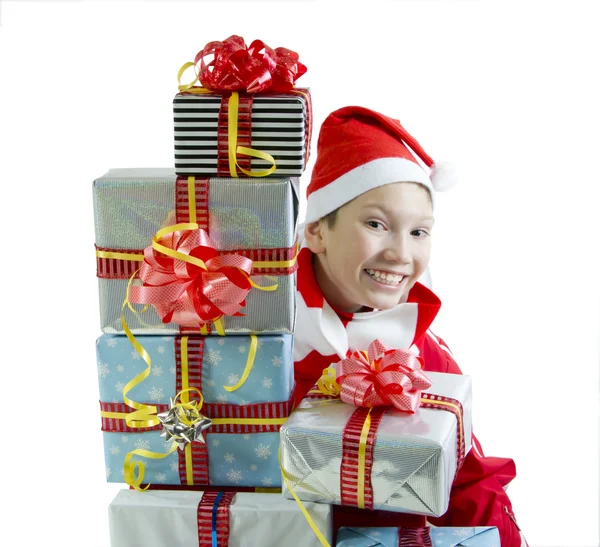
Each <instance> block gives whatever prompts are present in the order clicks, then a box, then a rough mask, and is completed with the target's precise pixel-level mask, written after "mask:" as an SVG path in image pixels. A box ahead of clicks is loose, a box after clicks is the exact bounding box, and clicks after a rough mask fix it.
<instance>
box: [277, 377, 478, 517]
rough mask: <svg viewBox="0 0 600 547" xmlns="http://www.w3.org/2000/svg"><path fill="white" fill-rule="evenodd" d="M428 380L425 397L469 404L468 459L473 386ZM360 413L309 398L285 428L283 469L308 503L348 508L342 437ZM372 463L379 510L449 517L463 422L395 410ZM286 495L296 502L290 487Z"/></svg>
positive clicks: (434, 412)
mask: <svg viewBox="0 0 600 547" xmlns="http://www.w3.org/2000/svg"><path fill="white" fill-rule="evenodd" d="M426 374H427V376H428V377H429V378H430V380H431V381H432V382H433V385H432V386H431V387H430V388H429V389H427V390H425V391H424V392H423V393H431V394H436V395H439V396H442V397H450V398H453V399H456V400H458V401H460V403H461V404H462V407H463V425H464V437H465V454H466V452H468V450H469V449H470V446H471V379H470V377H468V376H463V375H455V374H442V373H434V372H426ZM355 409H356V407H354V406H352V405H348V404H346V403H343V402H342V401H340V400H339V399H334V400H327V399H319V398H310V396H309V397H306V398H305V399H303V401H302V402H301V403H300V405H299V406H298V407H297V408H296V409H295V410H294V412H293V413H292V415H291V416H290V418H289V419H288V421H287V422H286V423H285V424H284V425H283V426H282V427H281V430H280V435H281V458H282V465H283V469H284V472H285V473H286V474H287V476H288V478H289V479H290V484H291V486H292V488H293V490H294V492H295V493H296V494H297V495H298V497H299V498H300V499H301V500H304V501H317V502H323V503H333V504H337V505H341V488H340V465H341V462H342V431H343V430H344V427H345V426H346V423H347V422H348V420H349V418H350V416H351V415H352V414H353V413H354V411H355ZM372 460H373V465H372V470H371V476H370V484H371V486H372V491H373V509H382V510H386V511H397V512H402V513H411V514H417V515H431V516H440V515H442V514H444V513H445V511H446V510H447V508H448V502H449V499H450V489H451V486H452V482H453V480H454V476H455V473H456V466H457V420H456V417H455V416H454V414H452V413H451V412H446V411H443V410H438V409H429V408H423V407H421V408H419V409H418V410H417V411H416V412H415V414H412V415H410V414H406V413H403V412H400V411H397V410H392V409H388V410H387V411H386V412H385V414H384V415H383V418H382V419H381V423H380V424H379V428H378V429H377V432H376V437H375V442H374V448H373V458H372ZM367 480H368V478H367ZM283 491H284V495H285V496H286V497H291V496H292V494H291V493H290V492H289V490H288V489H287V487H286V484H285V483H284V485H283Z"/></svg>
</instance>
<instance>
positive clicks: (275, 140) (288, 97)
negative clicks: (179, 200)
mask: <svg viewBox="0 0 600 547" xmlns="http://www.w3.org/2000/svg"><path fill="white" fill-rule="evenodd" d="M298 91H301V92H302V93H298V92H294V91H290V92H289V93H283V94H282V93H270V94H260V95H252V94H251V95H248V94H241V95H240V107H241V108H240V112H239V114H238V118H239V121H238V144H243V145H244V146H246V147H250V148H252V149H255V150H259V151H260V152H265V153H267V154H270V155H271V156H273V159H274V160H275V165H276V169H275V171H274V172H273V173H272V174H271V175H270V176H273V177H281V176H300V175H301V174H302V172H303V171H304V168H305V167H306V162H307V160H308V154H309V149H310V137H311V124H312V120H311V107H310V95H309V91H308V90H307V89H302V90H298ZM228 95H229V93H227V92H226V93H225V94H224V95H222V94H220V93H207V94H200V95H194V94H191V93H179V94H177V95H176V96H175V99H174V101H173V115H174V124H175V170H176V172H177V174H178V175H184V176H188V175H198V176H200V175H202V176H210V177H217V176H219V177H221V176H230V172H229V164H228V162H227V161H223V160H224V159H225V158H226V156H227V138H226V136H227V122H226V120H227V116H226V115H225V116H224V113H225V111H226V101H227V96H228ZM222 103H223V106H222ZM244 107H245V108H244ZM246 110H247V112H246ZM219 134H223V135H225V138H224V139H222V140H219ZM219 143H220V144H219ZM238 160H239V162H240V165H241V166H244V168H245V169H247V170H250V169H251V170H252V171H263V170H265V169H268V168H270V167H271V163H269V162H268V161H266V160H264V159H260V158H254V157H253V158H250V157H244V156H242V155H239V156H238ZM238 175H239V176H244V175H243V173H241V172H240V173H238Z"/></svg>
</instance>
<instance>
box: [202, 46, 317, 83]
mask: <svg viewBox="0 0 600 547" xmlns="http://www.w3.org/2000/svg"><path fill="white" fill-rule="evenodd" d="M207 55H214V58H213V60H212V61H210V62H209V63H208V64H207V63H205V62H204V58H205V57H206V56H207ZM298 59H299V56H298V54H297V53H296V52H294V51H292V50H290V49H286V48H284V47H278V48H275V49H271V48H270V47H269V46H267V45H266V44H265V43H264V42H262V41H261V40H254V42H252V43H251V44H250V47H246V43H245V42H244V39H243V38H242V37H241V36H236V35H233V36H230V37H229V38H227V39H226V40H224V41H223V42H209V43H208V44H206V45H205V46H204V49H202V50H201V51H199V52H198V54H197V55H196V57H195V59H194V63H195V64H196V65H197V64H198V62H200V74H199V75H198V79H199V80H200V83H201V84H202V85H203V86H204V87H206V88H208V89H211V90H217V91H244V90H245V91H246V92H248V93H259V92H261V91H266V90H269V91H272V92H286V91H289V90H290V89H292V87H294V83H295V82H296V80H297V79H298V78H300V76H302V75H303V74H304V73H306V66H304V65H303V64H302V63H300V62H299V61H298Z"/></svg>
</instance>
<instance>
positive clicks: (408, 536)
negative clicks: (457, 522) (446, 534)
mask: <svg viewBox="0 0 600 547" xmlns="http://www.w3.org/2000/svg"><path fill="white" fill-rule="evenodd" d="M398 547H432V545H431V534H430V533H429V526H423V527H422V528H407V527H405V526H400V527H399V528H398Z"/></svg>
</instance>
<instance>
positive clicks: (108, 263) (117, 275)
mask: <svg viewBox="0 0 600 547" xmlns="http://www.w3.org/2000/svg"><path fill="white" fill-rule="evenodd" d="M96 250H98V251H106V252H112V253H127V254H135V255H140V256H143V255H144V251H143V249H112V248H108V247H98V246H96ZM219 254H221V255H229V254H236V255H240V256H245V257H246V258H249V259H250V260H252V261H253V262H260V261H269V262H271V261H283V260H293V259H294V257H295V256H296V246H295V245H294V246H293V247H279V248H276V249H240V250H235V251H219ZM140 265H141V262H138V261H137V260H126V259H122V258H104V257H100V256H96V276H97V277H99V278H101V279H129V278H130V277H131V276H132V275H133V273H134V272H135V271H136V270H137V269H138V268H139V267H140ZM297 269H298V262H297V261H296V262H294V264H293V265H291V266H288V267H283V268H262V267H261V268H255V267H253V268H252V270H251V272H250V275H290V274H293V273H294V272H295V271H296V270H297ZM135 277H136V278H137V277H138V276H137V275H136V276H135ZM195 332H196V333H197V332H198V331H197V330H196V331H195Z"/></svg>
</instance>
